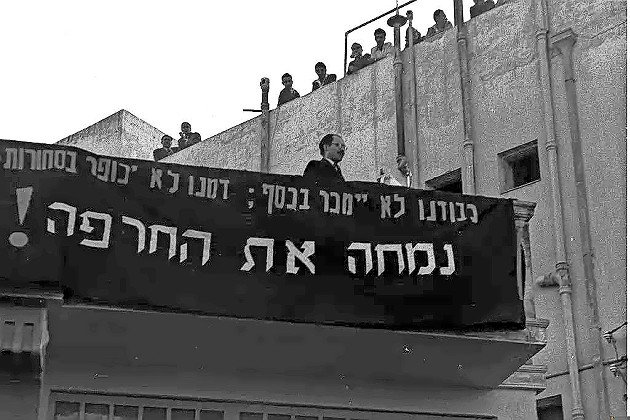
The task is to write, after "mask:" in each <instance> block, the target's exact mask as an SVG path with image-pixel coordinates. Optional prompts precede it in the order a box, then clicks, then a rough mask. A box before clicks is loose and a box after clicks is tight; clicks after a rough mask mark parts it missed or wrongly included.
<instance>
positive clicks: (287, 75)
mask: <svg viewBox="0 0 630 420" xmlns="http://www.w3.org/2000/svg"><path fill="white" fill-rule="evenodd" d="M285 77H289V78H291V80H293V76H291V75H290V74H289V73H284V74H283V75H282V77H281V78H280V79H284V78H285Z"/></svg>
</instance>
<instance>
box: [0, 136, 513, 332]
mask: <svg viewBox="0 0 630 420" xmlns="http://www.w3.org/2000/svg"><path fill="white" fill-rule="evenodd" d="M0 159H1V160H0V170H1V171H2V174H3V176H2V181H1V187H2V188H1V189H0V255H2V263H1V264H0V286H7V287H11V286H21V287H31V288H33V287H38V288H44V287H52V288H59V289H62V290H63V291H64V294H65V297H66V299H69V300H81V301H90V302H92V303H102V304H106V305H113V306H123V307H134V308H143V309H149V308H150V309H156V310H169V311H183V312H193V313H204V314H213V315H223V316H232V317H241V318H257V319H275V320H285V321H296V322H314V323H325V324H341V325H359V326H375V327H378V326H380V327H387V328H404V329H413V328H426V327H439V328H461V327H470V326H479V325H486V326H487V325H500V326H501V328H506V327H507V328H523V327H524V314H523V305H522V300H521V299H520V298H519V291H518V290H519V289H518V285H517V280H516V246H517V245H516V236H515V229H514V213H513V208H512V203H511V201H509V200H504V199H496V198H487V197H480V196H465V195H460V194H451V193H443V192H436V191H421V190H414V189H409V188H405V187H391V186H385V185H381V184H374V183H365V182H347V183H337V184H328V185H315V184H309V183H307V182H306V181H305V180H303V179H302V178H301V177H299V176H285V175H270V174H261V173H256V172H247V171H237V170H227V169H211V168H202V167H192V166H184V165H175V164H165V163H155V162H149V161H142V160H133V159H122V158H110V157H104V156H98V155H94V154H91V153H88V152H85V151H82V150H80V149H76V148H72V147H63V146H58V145H45V144H35V143H23V142H12V141H0Z"/></svg>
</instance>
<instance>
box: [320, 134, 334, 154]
mask: <svg viewBox="0 0 630 420" xmlns="http://www.w3.org/2000/svg"><path fill="white" fill-rule="evenodd" d="M337 135H338V134H330V133H329V134H326V135H325V136H324V137H322V139H321V140H320V141H319V153H320V154H321V155H322V156H324V146H330V145H331V144H332V142H333V140H334V139H335V136H337Z"/></svg>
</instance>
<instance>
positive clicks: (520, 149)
mask: <svg viewBox="0 0 630 420" xmlns="http://www.w3.org/2000/svg"><path fill="white" fill-rule="evenodd" d="M529 156H532V157H535V158H536V161H537V163H538V178H536V179H532V180H531V181H528V182H525V183H523V184H519V185H514V166H515V163H517V162H519V161H521V160H523V159H524V158H526V157H529ZM497 157H498V161H499V163H498V166H499V168H498V170H499V193H501V194H504V193H506V192H508V191H512V190H515V189H517V188H521V187H524V186H527V185H531V184H533V183H535V182H538V181H540V180H541V175H542V174H541V171H540V155H539V154H538V140H533V141H530V142H527V143H524V144H521V145H519V146H516V147H514V148H512V149H509V150H506V151H504V152H501V153H499V154H498V155H497Z"/></svg>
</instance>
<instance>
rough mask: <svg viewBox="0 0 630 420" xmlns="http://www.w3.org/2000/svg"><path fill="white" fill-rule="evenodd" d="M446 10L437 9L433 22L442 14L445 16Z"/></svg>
mask: <svg viewBox="0 0 630 420" xmlns="http://www.w3.org/2000/svg"><path fill="white" fill-rule="evenodd" d="M443 13H444V10H442V9H437V10H436V11H435V12H433V20H435V18H436V17H438V16H439V15H440V14H443Z"/></svg>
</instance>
